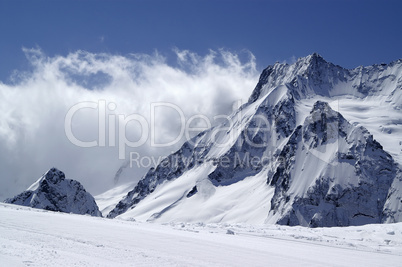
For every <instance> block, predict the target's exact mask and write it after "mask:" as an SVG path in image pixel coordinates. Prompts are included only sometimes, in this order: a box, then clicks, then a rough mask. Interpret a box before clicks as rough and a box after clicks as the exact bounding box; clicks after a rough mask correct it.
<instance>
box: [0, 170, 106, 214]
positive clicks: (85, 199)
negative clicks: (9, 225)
mask: <svg viewBox="0 0 402 267" xmlns="http://www.w3.org/2000/svg"><path fill="white" fill-rule="evenodd" d="M4 202H5V203H11V204H17V205H22V206H28V207H32V208H37V209H45V210H51V211H59V212H66V213H74V214H89V215H92V216H102V214H101V212H100V211H99V208H98V206H97V205H96V202H95V199H94V198H93V197H92V195H91V194H89V193H88V192H86V191H85V189H84V187H83V186H82V185H81V184H80V183H79V182H78V181H75V180H71V179H66V178H65V175H64V173H63V172H62V171H60V170H58V169H56V168H51V169H50V170H48V171H47V172H46V173H45V174H44V175H43V176H42V177H40V178H39V179H38V180H37V181H36V182H35V183H33V184H32V185H31V186H30V187H29V188H28V189H27V190H26V191H24V192H22V193H21V194H19V195H17V196H15V197H13V198H9V199H6V200H5V201H4Z"/></svg>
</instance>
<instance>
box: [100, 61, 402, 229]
mask: <svg viewBox="0 0 402 267" xmlns="http://www.w3.org/2000/svg"><path fill="white" fill-rule="evenodd" d="M401 109H402V60H398V61H395V62H392V63H390V64H388V65H386V64H381V65H374V66H369V67H358V68H356V69H352V70H348V69H344V68H342V67H340V66H336V65H334V64H332V63H329V62H326V61H325V60H324V59H323V58H322V57H321V56H319V55H318V54H316V53H315V54H312V55H310V56H307V57H305V58H300V59H299V60H298V61H297V62H295V63H294V64H291V65H288V64H281V63H276V64H275V65H273V66H269V67H268V68H266V69H265V70H264V71H263V72H262V74H261V76H260V80H259V82H258V84H257V86H256V88H255V89H254V91H253V93H252V95H251V97H250V99H249V101H248V103H246V104H245V105H243V106H242V107H240V108H239V109H238V110H237V111H235V112H234V113H233V114H232V115H231V116H230V117H229V118H228V121H227V123H225V124H222V125H219V126H217V127H214V128H211V129H209V130H207V131H204V132H202V133H200V134H199V135H197V136H196V137H194V138H193V139H191V140H189V141H187V142H186V143H184V144H183V146H182V147H181V149H179V150H178V151H176V152H175V153H173V154H171V155H169V156H168V157H167V158H166V159H165V160H163V161H162V162H161V163H160V164H159V165H158V166H156V167H155V168H152V169H150V170H149V171H148V173H147V174H146V175H145V176H144V177H143V178H142V179H141V180H140V181H139V183H138V184H137V185H136V186H135V187H134V189H133V190H131V191H130V192H129V193H128V194H127V195H126V196H125V197H124V198H123V199H122V200H121V201H120V202H119V203H118V204H117V205H116V207H115V208H114V209H113V210H111V212H110V213H109V214H108V217H109V218H114V217H116V216H120V217H122V218H131V217H132V218H135V219H137V220H144V221H145V220H148V221H155V220H156V221H187V222H197V221H202V222H248V223H264V222H265V223H278V224H287V225H303V226H311V227H316V226H346V225H361V224H367V223H381V222H397V221H402V198H401V197H402V174H401V165H402V153H401V148H402V139H401V136H402V112H401Z"/></svg>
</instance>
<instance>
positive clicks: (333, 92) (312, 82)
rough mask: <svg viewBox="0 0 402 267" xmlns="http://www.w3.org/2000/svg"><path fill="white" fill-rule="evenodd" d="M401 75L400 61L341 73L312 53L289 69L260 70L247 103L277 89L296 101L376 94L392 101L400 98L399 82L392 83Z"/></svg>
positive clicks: (280, 65)
mask: <svg viewBox="0 0 402 267" xmlns="http://www.w3.org/2000/svg"><path fill="white" fill-rule="evenodd" d="M401 72H402V61H401V60H397V61H394V62H392V63H390V64H380V65H372V66H368V67H357V68H355V69H345V68H342V67H341V66H338V65H334V64H332V63H330V62H327V61H326V60H325V59H324V58H323V57H322V56H320V55H319V54H317V53H313V54H312V55H309V56H307V57H303V58H299V59H298V60H297V61H296V62H295V63H293V64H290V65H289V64H287V63H276V64H274V65H271V66H268V67H267V68H266V69H264V70H263V72H262V73H261V75H260V78H259V81H258V83H257V85H256V87H255V89H254V91H253V92H252V94H251V96H250V98H249V101H248V102H249V103H252V102H254V101H256V100H257V99H259V98H261V97H264V96H266V95H267V94H268V93H269V92H270V91H271V90H272V89H273V88H276V87H279V86H286V87H288V88H289V89H290V90H291V91H292V92H293V94H294V96H295V98H297V99H303V98H309V97H311V96H314V95H320V96H325V97H336V96H342V95H346V94H347V95H353V96H356V97H360V98H363V97H366V96H372V95H378V94H383V95H385V94H387V95H394V94H396V95H397V96H396V97H401V93H400V92H397V91H401V89H402V80H401V79H396V77H399V76H400V75H401ZM384 89H386V90H384ZM398 89H399V90H398Z"/></svg>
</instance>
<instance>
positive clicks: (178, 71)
mask: <svg viewBox="0 0 402 267" xmlns="http://www.w3.org/2000/svg"><path fill="white" fill-rule="evenodd" d="M23 51H24V53H25V54H26V56H27V59H28V60H29V62H30V64H31V65H32V71H30V72H19V71H16V72H15V73H14V75H13V77H12V81H13V82H12V83H11V84H4V83H1V82H0V150H1V151H2V152H1V154H0V175H1V176H0V199H3V198H5V197H11V196H13V195H14V194H16V193H19V192H21V191H22V190H24V189H25V188H27V187H28V186H29V185H30V184H31V183H32V182H34V180H35V179H36V178H38V177H39V176H40V175H41V173H42V172H44V171H46V170H47V169H48V168H50V167H53V166H54V167H58V168H60V169H61V170H63V171H65V172H66V175H67V177H69V178H73V179H78V180H79V181H81V182H82V183H83V184H84V186H85V187H86V188H87V189H88V190H89V191H90V192H92V193H99V192H100V191H102V190H106V189H107V188H108V187H110V186H112V183H113V177H114V174H115V173H116V171H117V170H118V168H119V167H120V166H121V164H122V163H123V161H122V160H119V159H118V149H117V148H118V147H109V146H108V142H107V143H106V146H105V147H94V148H80V147H77V146H74V145H73V144H72V143H71V142H70V141H69V140H68V138H67V137H66V134H65V131H64V119H65V116H66V114H67V112H68V110H69V109H70V108H71V107H73V106H74V105H76V104H77V103H80V102H83V101H90V102H95V103H98V101H100V100H105V101H106V105H108V104H110V103H115V104H116V109H115V110H114V111H110V110H107V112H108V113H107V114H108V115H112V116H114V115H115V116H117V115H118V114H123V115H125V116H128V115H130V114H139V115H141V116H143V117H144V118H146V120H147V122H150V106H151V103H153V102H168V103H171V104H173V105H176V106H178V107H180V109H181V110H182V112H183V114H184V115H185V116H186V117H187V118H189V117H190V116H192V115H194V114H202V115H205V116H207V117H209V118H212V116H214V115H217V114H228V113H230V110H231V106H232V103H233V102H234V101H237V100H239V99H241V100H242V101H243V102H246V101H247V98H248V97H249V95H250V94H251V91H252V89H253V88H254V86H255V84H256V82H257V79H258V73H257V71H256V65H255V58H254V56H253V55H252V54H251V53H250V54H249V55H248V58H249V59H248V61H246V62H242V61H241V60H240V59H239V56H238V55H237V54H234V53H231V52H228V51H225V50H219V51H212V50H211V51H210V52H209V53H208V54H207V55H205V56H200V55H198V54H196V53H193V52H190V51H187V50H178V49H176V50H175V51H174V53H175V56H176V59H177V64H169V63H168V62H167V60H166V58H165V57H163V56H161V55H160V54H158V53H154V54H152V55H146V54H130V55H127V56H121V55H112V54H104V53H100V54H94V53H89V52H85V51H76V52H74V53H70V54H68V55H67V56H55V57H48V56H46V55H45V53H43V52H42V51H41V50H40V49H38V48H35V49H23ZM156 115H157V117H156V120H155V121H156V136H157V138H158V139H157V141H158V142H162V141H164V142H168V141H169V140H170V141H171V140H173V139H175V137H176V136H177V134H178V129H180V120H179V116H178V113H177V112H176V111H174V110H173V109H170V110H169V109H167V108H160V109H159V110H158V109H156ZM106 119H108V117H106ZM106 122H107V120H106ZM195 123H197V121H196V122H195ZM198 123H199V124H204V125H205V122H204V123H203V122H202V121H201V120H199V121H198ZM194 126H195V125H194ZM106 127H109V124H108V123H106ZM72 130H73V133H74V135H75V136H77V138H79V139H82V140H85V141H91V140H96V139H97V138H98V113H97V110H91V109H85V110H80V111H79V112H77V113H76V114H75V116H74V117H73V127H72ZM126 132H127V136H128V138H129V139H130V140H132V141H135V140H138V139H139V137H140V136H141V133H143V132H141V129H140V128H139V124H138V123H136V122H134V121H133V122H130V123H128V125H127V129H126ZM116 135H117V136H118V133H116ZM106 137H107V138H108V135H106ZM107 141H108V140H107ZM181 141H183V139H182V140H181ZM179 145H180V144H176V145H173V146H171V147H165V148H152V147H150V142H149V140H148V141H147V143H146V144H144V145H143V146H141V147H139V148H136V149H131V150H129V151H137V152H138V153H140V154H141V155H143V156H159V155H167V154H169V153H170V152H171V151H173V150H175V149H177V148H178V147H179ZM145 171H146V170H144V169H140V170H135V171H132V172H131V173H132V177H130V178H132V179H139V178H140V177H141V176H142V175H143V173H144V172H145Z"/></svg>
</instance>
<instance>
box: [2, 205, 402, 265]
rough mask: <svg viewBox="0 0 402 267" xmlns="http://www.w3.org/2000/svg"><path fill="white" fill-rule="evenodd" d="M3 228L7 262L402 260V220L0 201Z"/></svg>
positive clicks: (309, 262)
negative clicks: (303, 219)
mask: <svg viewBox="0 0 402 267" xmlns="http://www.w3.org/2000/svg"><path fill="white" fill-rule="evenodd" d="M49 222H52V223H49ZM0 233H1V235H0V247H1V249H0V265H2V266H111V265H113V266H399V265H400V263H401V261H402V241H401V240H402V224H401V223H398V224H390V225H367V226H360V227H344V228H315V229H309V228H304V227H288V226H278V225H260V226H258V225H249V224H202V223H201V224H184V223H177V224H168V225H159V224H154V223H152V224H151V223H139V222H134V221H122V220H118V219H115V220H110V219H106V218H96V217H91V216H83V215H74V214H66V213H57V212H51V211H45V210H38V209H31V208H27V207H21V206H16V205H10V204H0Z"/></svg>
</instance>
